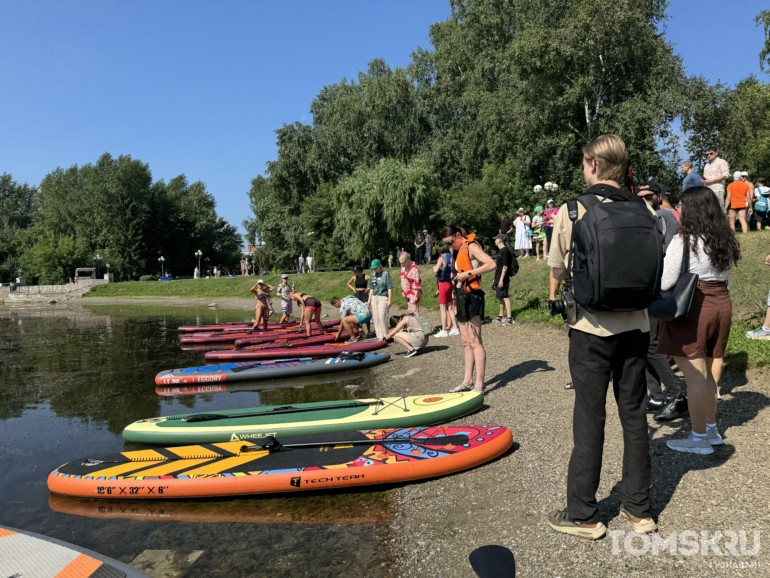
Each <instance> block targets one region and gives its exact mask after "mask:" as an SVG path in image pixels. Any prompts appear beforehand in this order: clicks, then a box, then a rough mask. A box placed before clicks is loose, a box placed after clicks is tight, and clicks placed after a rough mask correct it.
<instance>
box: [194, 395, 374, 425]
mask: <svg viewBox="0 0 770 578" xmlns="http://www.w3.org/2000/svg"><path fill="white" fill-rule="evenodd" d="M371 405H384V403H383V402H382V401H381V400H379V399H378V400H377V401H370V402H360V401H351V402H346V403H336V404H334V405H326V406H323V407H319V406H313V407H295V406H291V405H285V406H282V407H276V408H274V409H270V410H267V411H255V412H251V413H237V414H229V413H200V414H195V415H191V416H189V417H182V418H179V419H180V420H181V421H186V422H187V423H195V422H199V421H214V420H218V419H232V418H235V419H237V418H241V417H259V416H263V415H279V414H285V413H302V412H305V411H320V410H324V409H345V408H348V407H369V406H371Z"/></svg>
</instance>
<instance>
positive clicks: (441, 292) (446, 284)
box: [438, 281, 452, 305]
mask: <svg viewBox="0 0 770 578" xmlns="http://www.w3.org/2000/svg"><path fill="white" fill-rule="evenodd" d="M438 302H439V305H449V304H450V303H451V302H452V282H451V281H439V282H438Z"/></svg>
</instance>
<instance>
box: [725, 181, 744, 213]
mask: <svg viewBox="0 0 770 578" xmlns="http://www.w3.org/2000/svg"><path fill="white" fill-rule="evenodd" d="M727 192H728V193H730V208H731V209H745V208H746V207H748V204H747V199H748V194H749V185H748V183H747V182H746V181H733V182H732V183H730V184H729V185H727Z"/></svg>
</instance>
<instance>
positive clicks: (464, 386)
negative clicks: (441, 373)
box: [449, 383, 473, 393]
mask: <svg viewBox="0 0 770 578" xmlns="http://www.w3.org/2000/svg"><path fill="white" fill-rule="evenodd" d="M472 389H473V384H472V383H461V384H460V385H458V386H457V387H454V388H452V389H450V390H449V393H460V392H462V391H470V390H472Z"/></svg>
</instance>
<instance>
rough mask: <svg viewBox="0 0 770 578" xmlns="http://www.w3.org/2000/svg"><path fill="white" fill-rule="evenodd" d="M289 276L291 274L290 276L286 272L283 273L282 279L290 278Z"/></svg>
mask: <svg viewBox="0 0 770 578" xmlns="http://www.w3.org/2000/svg"><path fill="white" fill-rule="evenodd" d="M288 278H289V276H288V275H287V274H286V273H284V274H283V275H281V279H288Z"/></svg>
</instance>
